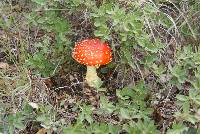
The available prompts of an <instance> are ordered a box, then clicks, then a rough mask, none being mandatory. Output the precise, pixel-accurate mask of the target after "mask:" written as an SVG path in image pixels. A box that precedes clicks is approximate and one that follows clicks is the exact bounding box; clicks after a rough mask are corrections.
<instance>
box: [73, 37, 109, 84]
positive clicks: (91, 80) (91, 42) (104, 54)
mask: <svg viewBox="0 0 200 134" xmlns="http://www.w3.org/2000/svg"><path fill="white" fill-rule="evenodd" d="M72 57H73V58H74V59H75V60H76V61H77V62H79V63H81V64H84V65H86V66H87V73H86V82H87V83H88V85H89V86H90V87H94V88H99V87H100V86H101V84H102V81H101V79H100V78H99V77H98V76H97V72H96V69H97V68H99V67H100V66H101V65H106V64H108V63H109V62H111V60H112V51H111V48H110V47H109V45H108V44H107V43H105V42H102V41H101V40H100V39H97V38H95V39H85V40H83V41H80V42H78V43H77V44H76V45H75V47H74V49H73V52H72Z"/></svg>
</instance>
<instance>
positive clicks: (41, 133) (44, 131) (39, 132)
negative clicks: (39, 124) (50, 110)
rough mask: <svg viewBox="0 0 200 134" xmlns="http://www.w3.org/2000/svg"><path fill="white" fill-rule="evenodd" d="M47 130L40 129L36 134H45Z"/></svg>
mask: <svg viewBox="0 0 200 134" xmlns="http://www.w3.org/2000/svg"><path fill="white" fill-rule="evenodd" d="M46 133H47V130H46V129H45V128H41V129H40V130H39V131H38V132H37V133H36V134H46Z"/></svg>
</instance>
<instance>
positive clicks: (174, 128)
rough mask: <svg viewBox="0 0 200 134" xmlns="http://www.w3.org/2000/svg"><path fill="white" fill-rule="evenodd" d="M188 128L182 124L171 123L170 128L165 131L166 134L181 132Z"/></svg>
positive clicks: (180, 133) (178, 133) (179, 133)
mask: <svg viewBox="0 0 200 134" xmlns="http://www.w3.org/2000/svg"><path fill="white" fill-rule="evenodd" d="M187 130H188V128H187V127H186V126H184V125H182V124H180V123H179V124H173V126H172V129H169V130H168V131H167V134H182V133H183V132H184V131H187Z"/></svg>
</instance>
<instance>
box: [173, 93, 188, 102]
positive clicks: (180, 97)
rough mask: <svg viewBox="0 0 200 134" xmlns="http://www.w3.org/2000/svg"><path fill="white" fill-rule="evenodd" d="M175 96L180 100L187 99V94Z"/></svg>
mask: <svg viewBox="0 0 200 134" xmlns="http://www.w3.org/2000/svg"><path fill="white" fill-rule="evenodd" d="M176 98H177V99H178V100H180V101H189V98H188V96H185V95H179V94H178V95H176Z"/></svg>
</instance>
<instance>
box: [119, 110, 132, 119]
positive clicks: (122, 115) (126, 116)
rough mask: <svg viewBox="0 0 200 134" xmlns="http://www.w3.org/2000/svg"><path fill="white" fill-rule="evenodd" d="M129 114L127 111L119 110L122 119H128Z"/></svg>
mask: <svg viewBox="0 0 200 134" xmlns="http://www.w3.org/2000/svg"><path fill="white" fill-rule="evenodd" d="M129 112H130V111H129V110H128V109H125V108H120V115H121V117H122V118H124V119H130V113H129Z"/></svg>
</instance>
